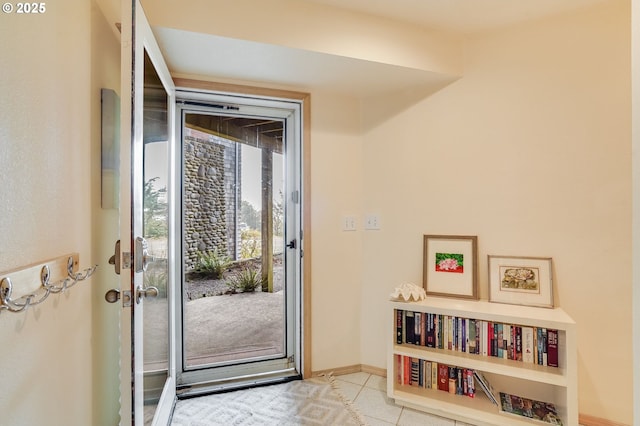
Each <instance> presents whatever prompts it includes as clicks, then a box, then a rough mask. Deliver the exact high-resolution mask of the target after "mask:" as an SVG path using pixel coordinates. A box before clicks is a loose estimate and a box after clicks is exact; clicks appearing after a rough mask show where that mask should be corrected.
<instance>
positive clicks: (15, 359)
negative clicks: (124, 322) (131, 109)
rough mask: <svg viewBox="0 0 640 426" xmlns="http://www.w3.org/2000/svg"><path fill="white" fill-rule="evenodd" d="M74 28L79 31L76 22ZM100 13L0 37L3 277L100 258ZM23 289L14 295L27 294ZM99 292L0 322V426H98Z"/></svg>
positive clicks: (77, 291) (0, 29)
mask: <svg viewBox="0 0 640 426" xmlns="http://www.w3.org/2000/svg"><path fill="white" fill-rule="evenodd" d="M70 17H73V19H69V18H70ZM91 22H92V21H91V4H90V3H89V2H86V1H83V0H66V1H63V2H55V3H47V10H46V12H45V13H44V14H41V15H18V14H15V13H14V14H3V16H2V24H1V25H0V37H1V38H2V45H1V46H2V47H1V53H0V62H1V63H0V68H2V79H0V93H2V102H1V103H0V141H1V142H0V143H1V146H2V149H0V170H2V174H1V177H0V188H1V189H0V191H1V193H2V197H1V198H2V203H0V229H2V240H0V271H6V270H10V269H14V268H19V267H22V266H26V265H29V264H31V263H35V262H40V261H43V260H46V259H49V258H54V257H57V256H61V255H64V254H67V253H70V252H78V253H79V254H80V267H81V268H84V267H88V266H90V265H91V264H93V263H94V262H95V261H96V259H94V258H93V256H92V253H91V239H92V230H91V195H90V194H91V190H92V188H91V181H90V179H89V176H90V170H91V165H92V158H91V152H90V143H91V141H92V136H93V133H92V118H91V116H90V115H89V111H90V110H91V107H92V102H95V101H96V99H97V100H98V102H99V97H98V98H96V97H95V96H92V93H91V81H90V77H91V47H92V46H91V37H90V34H91ZM15 284H16V291H18V292H19V291H21V288H23V287H24V286H23V285H22V284H19V283H15ZM91 320H92V303H91V284H90V283H81V284H78V285H77V286H76V287H74V288H73V289H72V290H71V291H69V292H68V293H66V294H63V295H54V296H50V298H49V299H48V300H47V301H46V302H45V303H43V304H42V305H40V306H38V307H36V308H34V309H31V310H29V311H28V312H25V313H20V314H14V313H7V312H3V313H1V314H0V341H2V344H1V345H0V359H2V369H1V370H0V386H1V391H0V423H2V424H10V425H35V424H49V425H86V424H91V423H92V418H91V415H92V406H91V393H92V340H91V337H92V336H91Z"/></svg>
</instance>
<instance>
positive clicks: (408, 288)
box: [390, 283, 427, 302]
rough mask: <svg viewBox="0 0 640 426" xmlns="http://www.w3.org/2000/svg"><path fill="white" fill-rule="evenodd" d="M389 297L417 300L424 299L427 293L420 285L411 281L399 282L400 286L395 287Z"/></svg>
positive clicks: (403, 300) (401, 300)
mask: <svg viewBox="0 0 640 426" xmlns="http://www.w3.org/2000/svg"><path fill="white" fill-rule="evenodd" d="M390 297H391V300H397V301H400V302H412V301H413V302H418V301H420V300H423V299H425V298H426V297H427V293H426V292H425V291H424V288H422V287H419V286H417V285H415V284H412V283H404V284H401V285H400V287H396V288H395V290H394V291H393V293H391V295H390Z"/></svg>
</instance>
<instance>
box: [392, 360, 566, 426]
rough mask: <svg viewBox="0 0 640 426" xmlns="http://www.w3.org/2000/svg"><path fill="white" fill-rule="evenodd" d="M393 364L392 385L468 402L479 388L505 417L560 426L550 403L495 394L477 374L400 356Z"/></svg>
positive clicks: (485, 379) (559, 420)
mask: <svg viewBox="0 0 640 426" xmlns="http://www.w3.org/2000/svg"><path fill="white" fill-rule="evenodd" d="M395 360H396V383H397V384H399V385H405V386H412V387H419V388H425V389H437V390H440V391H444V392H448V393H451V394H456V395H466V396H469V397H471V398H474V397H475V395H476V389H477V388H479V389H481V390H482V392H483V393H484V394H485V395H486V396H487V398H488V399H489V401H491V402H492V403H493V404H494V405H496V406H498V407H499V408H500V409H501V411H503V412H505V413H509V414H514V415H518V416H522V417H527V418H530V419H535V420H540V421H543V422H545V423H549V424H553V425H560V426H562V419H561V417H560V416H559V415H558V412H557V410H556V407H555V405H554V404H553V403H550V402H542V401H537V400H534V399H530V398H524V397H520V396H517V395H512V394H508V393H504V392H499V393H496V391H495V390H494V389H493V387H492V386H491V383H489V381H488V380H487V378H486V377H485V376H484V375H483V374H482V372H480V371H478V370H473V369H469V368H462V367H456V366H453V365H448V364H444V363H438V362H435V361H428V360H426V359H421V358H417V357H411V356H406V355H400V354H396V355H395ZM496 395H498V396H496ZM498 398H499V399H498Z"/></svg>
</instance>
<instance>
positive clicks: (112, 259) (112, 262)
mask: <svg viewBox="0 0 640 426" xmlns="http://www.w3.org/2000/svg"><path fill="white" fill-rule="evenodd" d="M109 265H114V266H115V269H116V274H118V275H120V269H121V266H120V240H118V241H116V248H115V254H114V255H113V256H111V257H110V258H109ZM110 303H113V302H110Z"/></svg>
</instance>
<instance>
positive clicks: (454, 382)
mask: <svg viewBox="0 0 640 426" xmlns="http://www.w3.org/2000/svg"><path fill="white" fill-rule="evenodd" d="M395 357H396V382H397V383H398V384H401V385H408V386H413V387H419V388H425V389H438V390H441V391H445V392H449V393H452V394H456V395H466V396H469V397H471V398H473V397H475V395H476V384H479V386H480V389H482V391H483V392H484V393H485V394H486V395H487V397H488V398H489V400H490V401H491V402H493V403H494V404H495V405H498V401H497V399H496V397H495V392H494V391H493V388H492V387H491V385H490V384H489V382H488V381H487V380H486V378H485V377H484V376H483V375H482V373H481V372H479V371H476V370H472V369H470V368H461V367H456V366H453V365H448V364H443V363H437V362H435V361H428V360H426V359H421V358H416V357H410V356H405V355H399V354H396V355H395Z"/></svg>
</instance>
